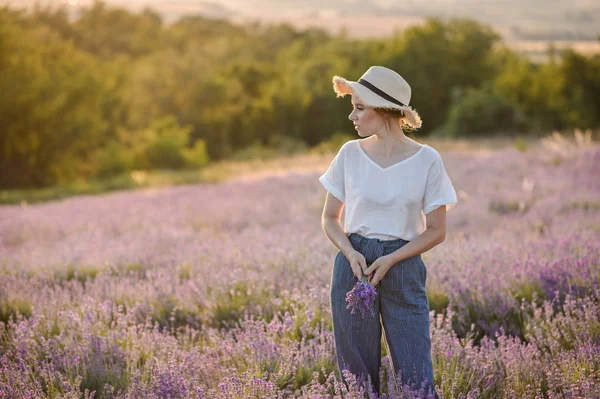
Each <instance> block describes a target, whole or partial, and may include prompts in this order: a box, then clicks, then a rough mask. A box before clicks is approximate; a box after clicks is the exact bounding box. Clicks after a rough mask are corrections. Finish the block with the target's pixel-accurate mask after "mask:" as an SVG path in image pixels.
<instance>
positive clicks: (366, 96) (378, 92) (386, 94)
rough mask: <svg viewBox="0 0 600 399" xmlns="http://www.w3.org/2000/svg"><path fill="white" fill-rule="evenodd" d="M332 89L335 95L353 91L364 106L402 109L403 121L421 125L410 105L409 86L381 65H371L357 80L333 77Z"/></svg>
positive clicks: (395, 73) (415, 125) (417, 126)
mask: <svg viewBox="0 0 600 399" xmlns="http://www.w3.org/2000/svg"><path fill="white" fill-rule="evenodd" d="M333 90H334V91H335V93H336V94H337V97H344V96H345V95H346V94H351V93H354V95H355V96H357V97H359V98H360V99H361V100H362V101H363V102H364V103H365V105H366V106H368V107H372V108H387V109H397V110H401V111H404V115H406V120H405V121H404V122H405V123H407V124H408V125H410V127H411V128H413V129H417V128H419V127H421V117H420V116H419V114H418V113H417V111H415V110H414V109H412V108H411V107H409V106H408V103H409V102H410V86H409V85H408V83H406V80H404V78H402V76H400V75H399V74H398V73H397V72H394V71H392V70H391V69H389V68H385V67H382V66H372V67H371V68H369V69H368V70H367V72H365V73H364V74H363V76H361V77H360V79H359V80H358V82H353V81H350V80H346V79H344V78H342V77H340V76H334V77H333Z"/></svg>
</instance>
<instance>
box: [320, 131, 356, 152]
mask: <svg viewBox="0 0 600 399" xmlns="http://www.w3.org/2000/svg"><path fill="white" fill-rule="evenodd" d="M354 138H355V137H354V136H351V135H349V134H347V133H343V132H339V131H338V132H335V133H334V134H333V135H332V136H331V137H330V138H329V139H327V140H325V141H322V142H320V143H319V144H318V145H316V146H314V147H313V148H311V150H310V151H311V152H314V153H317V154H328V153H332V152H333V153H336V152H338V151H339V150H340V148H341V147H342V146H343V145H344V143H346V142H347V141H350V140H352V139H354Z"/></svg>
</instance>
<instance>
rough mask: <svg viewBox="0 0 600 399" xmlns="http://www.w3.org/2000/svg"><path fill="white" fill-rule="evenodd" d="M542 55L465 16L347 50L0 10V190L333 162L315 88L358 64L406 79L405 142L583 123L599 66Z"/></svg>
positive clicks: (222, 29) (313, 32) (597, 116)
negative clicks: (326, 155)
mask: <svg viewBox="0 0 600 399" xmlns="http://www.w3.org/2000/svg"><path fill="white" fill-rule="evenodd" d="M548 52H549V54H548V55H549V56H548V59H547V61H545V62H543V63H534V62H532V61H531V60H529V59H528V58H526V57H525V56H522V55H519V54H517V53H515V52H513V51H511V50H510V49H509V48H508V47H507V46H506V44H505V43H504V42H503V41H502V40H501V38H500V36H499V35H498V34H497V33H496V32H494V31H493V30H492V29H491V27H489V26H487V25H483V24H481V23H478V22H476V21H474V20H468V19H453V20H447V21H442V20H439V19H428V20H427V21H426V23H424V24H422V25H418V26H413V27H411V28H408V29H406V30H404V31H402V32H397V33H396V34H395V35H393V36H392V37H388V38H386V39H368V40H355V39H350V38H348V37H347V35H346V34H344V33H341V34H339V35H332V34H330V33H327V32H326V31H324V30H320V29H307V30H297V29H294V28H292V27H291V26H290V25H287V24H280V25H263V24H259V23H249V24H246V25H235V24H232V23H229V22H227V21H224V20H211V19H207V18H204V17H200V16H187V17H182V18H180V19H179V20H177V21H175V22H174V23H172V24H166V23H165V22H164V21H163V19H162V18H161V16H159V14H157V13H155V12H153V11H151V10H144V11H142V12H139V13H132V12H129V11H126V10H123V9H118V8H113V7H109V6H107V5H106V4H104V3H102V2H96V3H95V4H94V5H93V6H91V7H89V8H83V9H82V10H81V12H80V14H79V16H78V17H77V18H74V19H73V18H69V17H68V13H67V11H66V9H65V7H64V6H57V7H36V8H34V9H33V10H32V11H29V12H25V11H20V10H19V11H17V10H12V9H9V8H8V7H4V8H0V171H1V173H0V188H3V189H9V188H10V189H16V188H20V189H24V188H39V187H46V186H51V185H57V184H59V185H60V184H67V183H70V182H74V181H81V180H86V179H102V178H109V177H111V176H115V175H118V174H122V173H126V172H131V171H138V170H151V169H197V168H201V167H203V166H205V165H207V164H208V163H210V162H211V161H217V160H223V159H248V158H253V157H263V158H268V157H271V156H274V154H281V153H284V154H290V153H294V152H297V151H302V150H304V149H306V148H307V147H313V148H316V149H317V151H327V150H333V151H335V150H337V148H339V143H343V141H344V140H347V138H348V136H345V135H344V131H348V130H349V129H350V128H351V127H350V125H349V122H348V120H347V115H348V113H349V111H350V103H349V101H344V100H340V99H336V97H335V95H334V93H333V91H332V87H331V78H332V76H333V75H336V74H337V75H341V76H344V77H347V78H349V79H353V80H354V79H357V78H359V77H360V76H361V75H362V73H363V72H364V71H365V70H366V69H367V68H368V67H369V66H371V65H384V66H387V67H389V68H392V69H394V70H396V71H398V72H400V73H401V74H402V75H403V76H404V77H405V78H406V80H407V81H408V82H410V84H411V86H412V88H413V96H412V99H411V105H412V106H413V107H414V108H415V109H417V110H418V111H419V113H420V114H421V116H422V117H423V119H424V125H423V128H422V129H421V130H420V131H419V132H418V133H417V134H418V135H419V136H426V135H439V136H445V137H475V136H489V135H498V134H502V135H517V134H522V133H525V132H528V133H533V134H536V133H547V132H548V131H550V130H561V129H572V128H582V129H587V128H598V127H599V126H600V112H599V110H600V55H597V54H596V55H592V56H585V55H582V54H578V53H576V52H574V51H572V50H564V51H560V52H559V51H557V50H555V49H552V48H549V50H548ZM350 137H351V136H350ZM338 142H339V143H338Z"/></svg>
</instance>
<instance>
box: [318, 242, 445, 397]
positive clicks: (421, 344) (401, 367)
mask: <svg viewBox="0 0 600 399" xmlns="http://www.w3.org/2000/svg"><path fill="white" fill-rule="evenodd" d="M348 238H349V240H350V242H351V243H352V246H353V247H354V249H355V250H357V251H358V252H360V253H361V254H363V255H364V257H365V259H366V261H367V265H370V264H371V263H373V262H374V261H375V259H377V258H379V257H381V256H383V255H387V254H389V253H392V252H394V251H395V250H397V249H398V248H400V247H402V246H403V245H405V244H406V243H408V241H406V240H403V239H396V240H379V239H375V238H366V237H363V236H361V235H359V234H356V233H352V234H350V235H349V237H348ZM426 277H427V270H426V267H425V264H424V263H423V260H422V259H421V255H416V256H412V257H410V258H407V259H404V260H402V261H401V262H398V263H396V264H394V265H393V266H392V267H391V268H390V269H389V270H388V272H387V273H386V275H385V276H384V277H383V279H382V280H381V281H380V282H379V284H378V285H377V286H376V289H377V293H378V295H377V300H376V301H375V303H374V305H373V306H374V309H373V310H374V311H375V314H376V316H375V317H372V316H370V315H367V316H361V315H360V314H359V313H356V314H354V315H353V314H351V313H350V311H349V310H348V309H346V305H347V303H346V294H347V293H348V292H349V291H350V290H352V287H353V286H354V285H355V284H356V282H357V281H358V279H357V278H356V277H355V276H354V274H353V273H352V269H351V268H350V262H349V261H348V259H346V257H345V256H344V254H343V253H342V252H341V251H339V252H338V253H337V255H336V257H335V263H334V267H333V273H332V278H331V298H330V299H331V312H332V318H333V333H334V339H335V351H336V356H337V363H338V367H339V369H340V371H341V370H343V369H347V370H349V371H350V372H352V373H353V374H354V375H356V376H357V377H358V378H361V377H362V378H365V379H366V378H367V377H368V376H370V377H371V382H372V384H373V388H374V392H377V393H380V382H379V370H380V367H381V336H382V326H383V331H384V337H385V343H386V345H387V349H388V354H389V356H390V358H391V363H392V369H393V372H394V374H395V375H400V376H401V378H402V381H397V383H398V384H408V385H411V386H412V387H414V388H415V389H420V388H422V387H425V389H427V390H429V389H431V390H433V393H434V394H435V396H436V397H437V393H435V391H434V386H433V383H432V381H433V369H432V364H431V340H430V335H429V303H428V301H427V294H426V292H425V280H426ZM342 378H343V376H342Z"/></svg>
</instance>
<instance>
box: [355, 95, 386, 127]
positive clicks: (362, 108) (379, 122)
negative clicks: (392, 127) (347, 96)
mask: <svg viewBox="0 0 600 399" xmlns="http://www.w3.org/2000/svg"><path fill="white" fill-rule="evenodd" d="M348 119H350V120H351V121H352V122H353V123H354V129H355V130H356V131H357V132H358V135H359V136H360V137H366V136H371V135H373V134H375V133H377V132H379V131H381V129H384V124H385V122H384V120H383V118H382V117H381V115H379V114H378V113H377V112H375V110H373V108H370V107H367V106H366V105H364V104H363V102H362V101H361V100H360V99H359V98H358V97H356V96H355V95H354V94H353V95H352V112H351V113H350V115H348Z"/></svg>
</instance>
